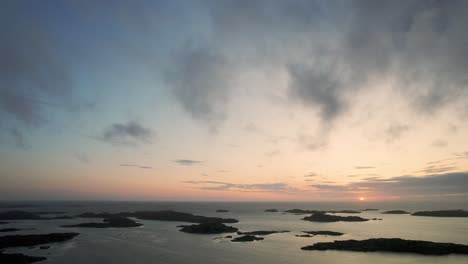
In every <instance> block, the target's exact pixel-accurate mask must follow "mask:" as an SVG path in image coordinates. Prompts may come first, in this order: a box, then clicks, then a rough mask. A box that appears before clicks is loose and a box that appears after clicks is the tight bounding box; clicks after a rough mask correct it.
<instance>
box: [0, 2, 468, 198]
mask: <svg viewBox="0 0 468 264" xmlns="http://www.w3.org/2000/svg"><path fill="white" fill-rule="evenodd" d="M467 10H468V1H411V0H410V1H386V2H383V1H311V0H304V1H302V0H292V1H262V0H258V1H227V0H226V1H224V0H223V1H210V0H198V1H144V0H138V1H123V0H115V1H105V0H104V1H58V0H44V1H25V0H18V1H10V0H5V1H1V2H0V28H1V29H0V32H1V36H2V41H0V200H94V199H104V200H109V199H110V200H189V201H194V200H208V201H220V200H222V201H252V200H256V201H278V200H282V201H337V200H339V201H358V200H359V198H361V197H362V199H364V200H366V201H386V200H394V199H415V198H418V199H433V198H438V199H439V198H444V199H466V196H468V191H467V190H468V139H467V135H468V74H467V72H468V34H467V33H466V29H467V28H468V16H467V15H466V14H467V12H466V11H467Z"/></svg>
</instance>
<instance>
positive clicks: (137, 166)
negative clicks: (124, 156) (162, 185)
mask: <svg viewBox="0 0 468 264" xmlns="http://www.w3.org/2000/svg"><path fill="white" fill-rule="evenodd" d="M119 166H120V167H134V168H139V169H146V170H151V169H153V167H150V166H142V165H137V164H120V165H119Z"/></svg>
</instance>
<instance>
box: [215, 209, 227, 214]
mask: <svg viewBox="0 0 468 264" xmlns="http://www.w3.org/2000/svg"><path fill="white" fill-rule="evenodd" d="M216 212H217V213H229V210H226V209H218V210H216Z"/></svg>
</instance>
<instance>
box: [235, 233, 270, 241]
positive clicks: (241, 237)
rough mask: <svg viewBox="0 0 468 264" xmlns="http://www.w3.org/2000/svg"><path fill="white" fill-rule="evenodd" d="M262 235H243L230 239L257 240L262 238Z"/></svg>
mask: <svg viewBox="0 0 468 264" xmlns="http://www.w3.org/2000/svg"><path fill="white" fill-rule="evenodd" d="M263 239H264V238H263V237H257V236H252V235H245V236H240V237H236V238H234V239H232V240H231V241H232V242H252V241H257V240H263Z"/></svg>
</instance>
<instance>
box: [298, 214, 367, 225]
mask: <svg viewBox="0 0 468 264" xmlns="http://www.w3.org/2000/svg"><path fill="white" fill-rule="evenodd" d="M302 220H305V221H311V222H322V223H328V222H365V221H369V219H365V218H362V217H359V216H339V215H330V214H326V213H315V214H312V215H310V216H306V217H304V218H302Z"/></svg>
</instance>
